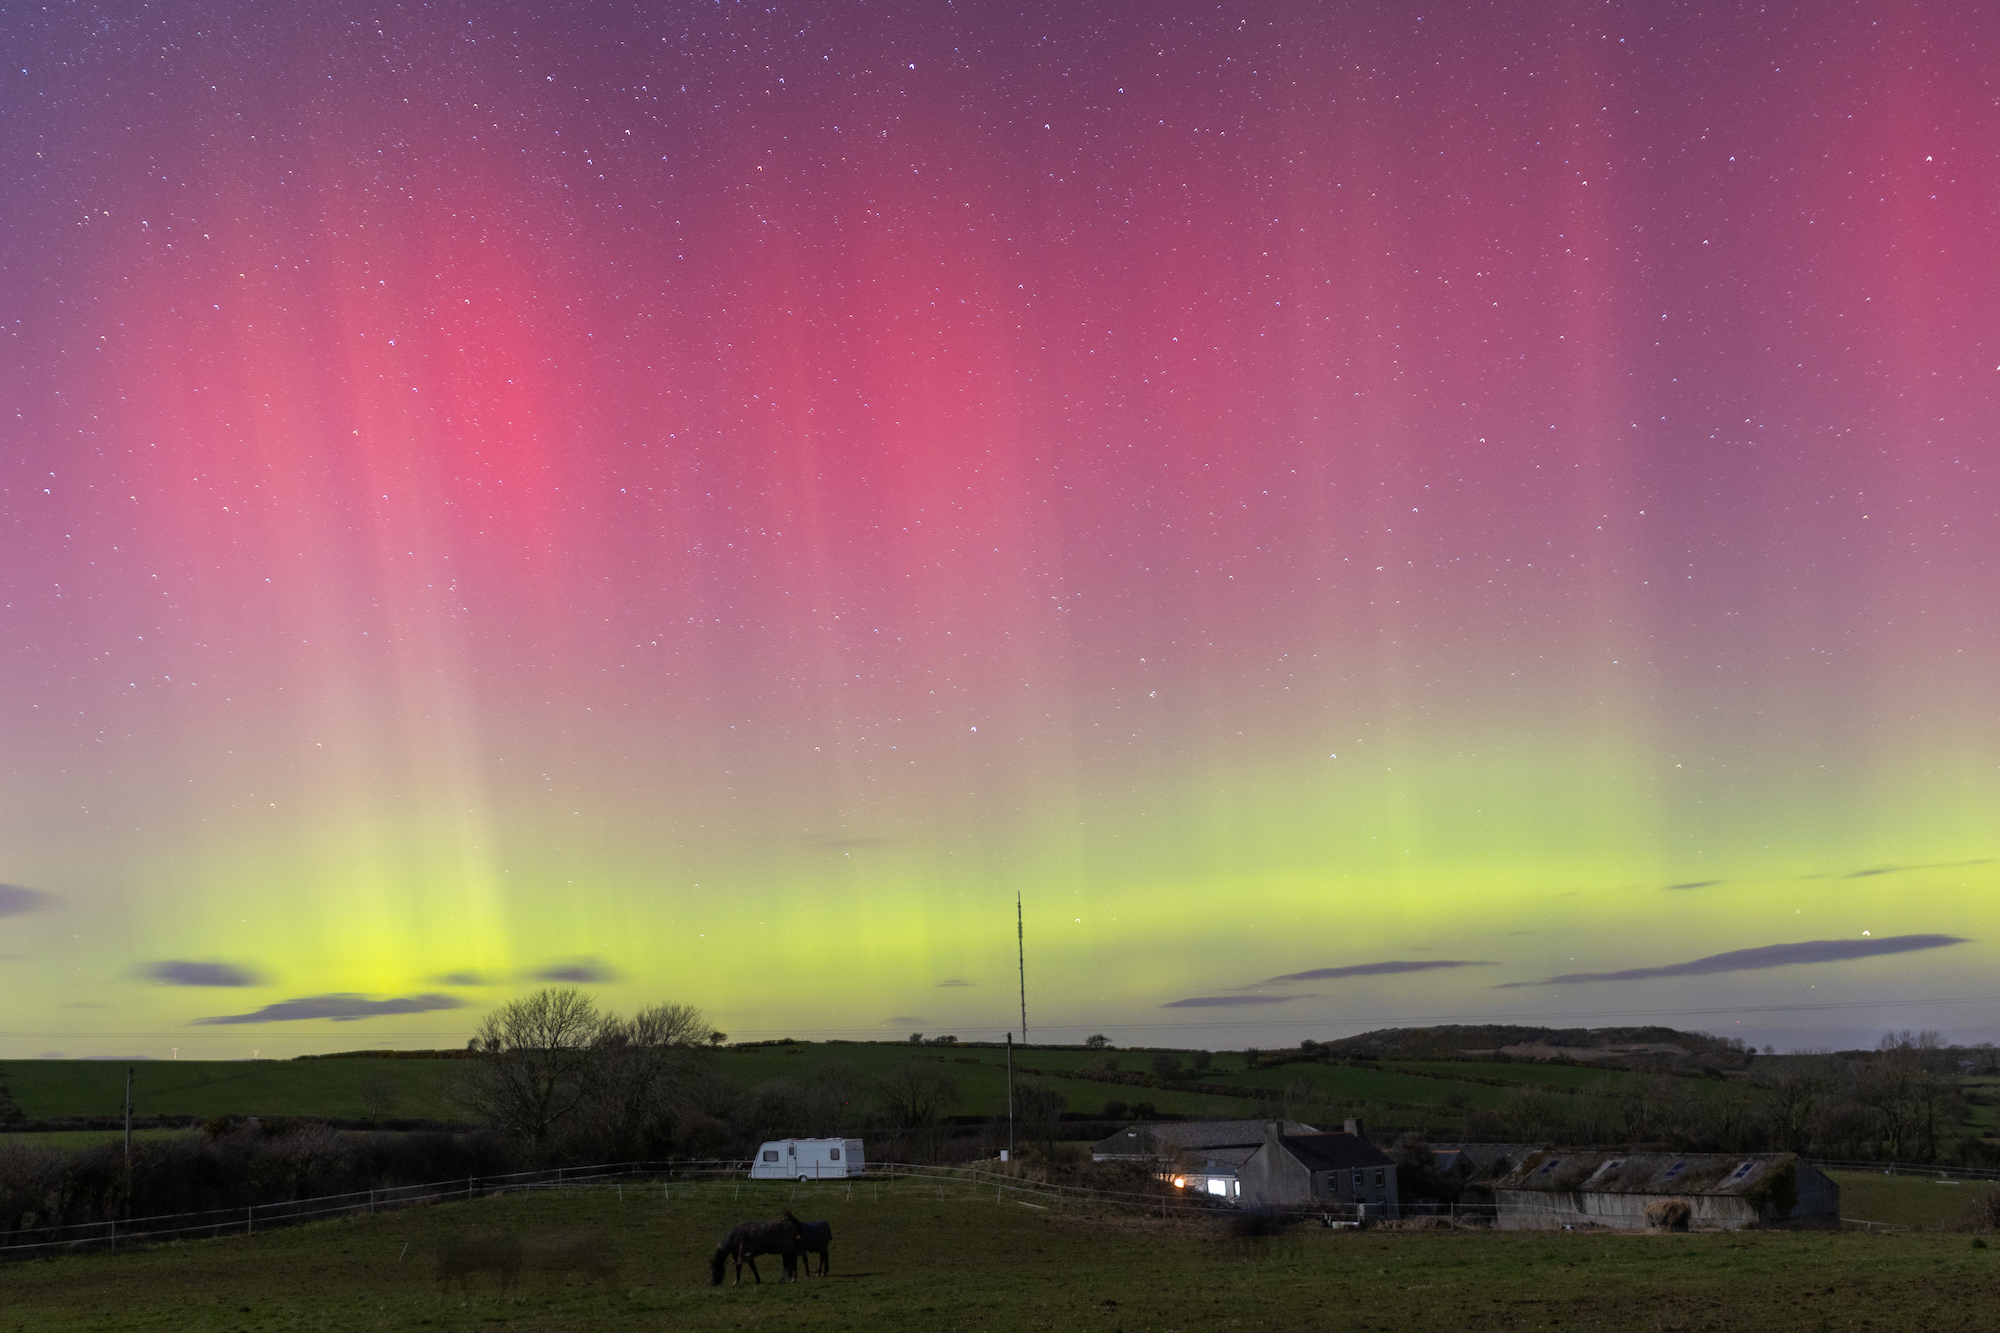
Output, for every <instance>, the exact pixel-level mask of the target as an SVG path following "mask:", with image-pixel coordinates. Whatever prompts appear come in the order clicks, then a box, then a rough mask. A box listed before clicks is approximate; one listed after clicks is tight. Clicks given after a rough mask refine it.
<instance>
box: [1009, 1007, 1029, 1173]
mask: <svg viewBox="0 0 2000 1333" xmlns="http://www.w3.org/2000/svg"><path fill="white" fill-rule="evenodd" d="M1022 1020H1023V1021H1024V1022H1025V1021H1026V1014H1025V1013H1024V1014H1023V1015H1022ZM1023 1035H1024V1037H1025V1034H1023ZM1013 1156H1014V1034H1013V1033H1011V1032H1009V1033H1008V1034H1007V1157H1008V1159H1009V1160H1010V1161H1011V1160H1012V1159H1013Z"/></svg>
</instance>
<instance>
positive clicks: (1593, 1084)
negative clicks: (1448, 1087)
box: [1384, 1060, 1643, 1092]
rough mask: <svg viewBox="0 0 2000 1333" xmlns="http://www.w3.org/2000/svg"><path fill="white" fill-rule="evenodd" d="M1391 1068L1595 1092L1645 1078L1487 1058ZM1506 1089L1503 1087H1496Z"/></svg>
mask: <svg viewBox="0 0 2000 1333" xmlns="http://www.w3.org/2000/svg"><path fill="white" fill-rule="evenodd" d="M1384 1067H1385V1068H1389V1069H1420V1070H1423V1071H1425V1072H1427V1073H1430V1074H1432V1075H1436V1076H1439V1077H1442V1078H1450V1077H1452V1076H1453V1075H1463V1076H1464V1077H1466V1078H1497V1079H1502V1080H1504V1081H1506V1082H1508V1083H1518V1084H1525V1085H1527V1086H1529V1087H1536V1088H1558V1089H1570V1088H1588V1089H1591V1090H1592V1091H1595V1092H1613V1091H1616V1090H1617V1089H1618V1088H1619V1087H1620V1086H1621V1085H1622V1084H1624V1083H1625V1082H1626V1081H1627V1080H1628V1079H1632V1078H1635V1077H1643V1076H1642V1075H1634V1074H1631V1073H1629V1072H1627V1071H1625V1070H1622V1069H1594V1068H1592V1067H1590V1066H1589V1065H1545V1064H1530V1063H1528V1062H1527V1061H1525V1060H1517V1061H1515V1062H1513V1063H1511V1064H1499V1063H1493V1062H1488V1061H1483V1060H1482V1061H1458V1060H1437V1061H1413V1060H1394V1061H1390V1062H1388V1063H1387V1064H1386V1065H1385V1066H1384ZM1495 1091H1504V1089H1495Z"/></svg>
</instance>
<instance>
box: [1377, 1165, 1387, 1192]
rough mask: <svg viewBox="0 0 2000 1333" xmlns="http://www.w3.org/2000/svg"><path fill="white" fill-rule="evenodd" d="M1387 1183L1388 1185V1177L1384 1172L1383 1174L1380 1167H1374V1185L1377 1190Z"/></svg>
mask: <svg viewBox="0 0 2000 1333" xmlns="http://www.w3.org/2000/svg"><path fill="white" fill-rule="evenodd" d="M1388 1183H1389V1179H1388V1176H1387V1174H1386V1173H1385V1172H1384V1171H1383V1170H1382V1168H1381V1167H1379V1166H1378V1167H1376V1168H1375V1185H1376V1187H1377V1188H1378V1189H1379V1188H1380V1187H1381V1186H1383V1185H1386V1184H1388Z"/></svg>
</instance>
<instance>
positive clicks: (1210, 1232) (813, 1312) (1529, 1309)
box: [0, 1180, 2000, 1333]
mask: <svg viewBox="0 0 2000 1333" xmlns="http://www.w3.org/2000/svg"><path fill="white" fill-rule="evenodd" d="M877 1188H878V1187H877V1186H875V1185H874V1184H873V1183H871V1182H858V1183H857V1184H855V1185H854V1187H853V1189H852V1197H851V1198H850V1197H849V1191H848V1189H847V1188H846V1187H844V1186H836V1185H828V1186H817V1187H808V1188H806V1189H804V1190H802V1191H800V1192H798V1194H797V1195H796V1197H794V1195H793V1191H792V1188H791V1187H790V1186H759V1185H751V1184H748V1183H744V1184H740V1185H739V1184H735V1183H721V1184H716V1183H711V1184H704V1185H700V1186H695V1187H691V1188H690V1187H687V1186H676V1187H675V1188H674V1193H673V1196H672V1197H671V1198H667V1199H663V1198H662V1197H661V1193H660V1190H659V1188H658V1186H657V1185H655V1186H653V1187H651V1188H650V1189H649V1188H647V1187H644V1186H640V1185H637V1184H634V1185H631V1186H628V1187H627V1188H626V1189H625V1190H624V1191H623V1193H622V1196H621V1195H620V1194H617V1193H614V1192H613V1191H611V1190H609V1189H602V1188H600V1189H592V1190H589V1191H575V1192H570V1193H565V1194H558V1195H539V1196H535V1197H523V1196H519V1195H515V1196H509V1197H506V1198H500V1199H491V1200H480V1201H476V1202H472V1203H463V1204H451V1205H442V1206H437V1207H428V1208H415V1209H410V1210H407V1211H405V1212H401V1213H394V1214H385V1215H380V1216H376V1217H373V1218H358V1219H354V1220H351V1221H343V1222H334V1223H324V1224H319V1225H315V1226H311V1227H302V1228H296V1229H292V1230H285V1231H272V1232H265V1233H262V1234H259V1235H257V1236H254V1237H247V1238H246V1237H241V1236H238V1237H231V1238H226V1239H221V1240H202V1241H189V1242H182V1243H178V1244H170V1245H161V1246H158V1247H154V1248H150V1249H143V1250H140V1251H138V1252H136V1253H131V1254H125V1255H117V1256H104V1255H98V1256H83V1257H74V1258H65V1259H60V1260H56V1261H52V1262H45V1263H44V1262H30V1263H20V1264H14V1265H11V1266H9V1267H7V1268H5V1269H0V1330H11V1329H16V1328H24V1329H25V1328H32V1329H35V1330H38V1333H39V1331H43V1330H48V1331H53V1333H63V1331H66V1330H100V1329H104V1330H109V1329H118V1330H128V1329H129V1330H168V1329H172V1330H190V1331H203V1330H216V1331H217V1333H225V1331H230V1333H233V1331H234V1330H252V1331H257V1333H262V1331H263V1330H293V1329H301V1330H303V1329H314V1330H322V1329H324V1330H349V1329H353V1330H362V1329H367V1330H376V1329H412V1328H434V1329H470V1328H492V1327H495V1326H504V1327H507V1328H512V1329H520V1330H544V1329H547V1330H554V1329H565V1330H583V1331H586V1333H588V1331H589V1330H599V1329H601V1330H606V1331H607V1333H609V1331H610V1330H618V1331H619V1333H625V1331H626V1330H629V1329H632V1328H672V1329H675V1330H695V1331H699V1330H710V1329H714V1330H724V1329H730V1330H735V1329H758V1328H770V1329H786V1330H791V1329H857V1328H866V1329H870V1330H883V1331H884V1333H901V1331H903V1330H912V1331H914V1330H926V1331H928V1330H936V1329H942V1328H966V1329H974V1330H979V1333H998V1331H1000V1330H1012V1329H1048V1328H1054V1329H1066V1330H1067V1329H1075V1330H1088V1331H1090V1333H1145V1331H1154V1333H1168V1331H1169V1330H1196V1329H1207V1328H1210V1327H1225V1326H1227V1327H1238V1326H1240V1327H1244V1328H1260V1329H1269V1330H1281V1329H1301V1330H1303V1329H1323V1328H1328V1327H1354V1328H1361V1329H1369V1330H1400V1329H1437V1328H1452V1329H1471V1330H1487V1329H1491V1330H1500V1329H1512V1328H1519V1327H1525V1326H1540V1325H1544V1324H1553V1325H1559V1326H1561V1327H1564V1328H1569V1329H1577V1330H1590V1329H1606V1330H1611V1329H1616V1330H1620V1333H1629V1331H1630V1330H1633V1329H1635V1328H1636V1329H1644V1330H1648V1331H1649V1333H1650V1330H1654V1329H1693V1328H1758V1327H1770V1328H1785V1329H1822V1328H1829V1329H1830V1328H1833V1327H1836V1326H1837V1327H1840V1328H1849V1327H1867V1328H1869V1329H1870V1330H1871V1333H1898V1331H1900V1330H1917V1329H1926V1330H1960V1329H1966V1330H1970V1329H1984V1328H1988V1327H1990V1326H1991V1323H1990V1321H1991V1316H1992V1302H1993V1298H1994V1293H1995V1291H1996V1285H2000V1248H1992V1249H1975V1248H1973V1247H1972V1246H1971V1245H1970V1243H1969V1241H1968V1239H1967V1238H1966V1237H1964V1236H1943V1235H1935V1234H1921V1233H1907V1232H1905V1233H1897V1234H1890V1235H1883V1234H1868V1233H1859V1232H1847V1233H1840V1234H1810V1233H1806V1234H1801V1233H1783V1232H1770V1233H1737V1234H1726V1233H1724V1234H1699V1233H1698V1234H1693V1235H1680V1236H1650V1235H1631V1234H1607V1233H1602V1232H1572V1233H1563V1232H1558V1233H1553V1234H1549V1233H1540V1234H1528V1233H1483V1234H1482V1233H1463V1232H1461V1233H1419V1232H1404V1233H1395V1232H1383V1231H1370V1232H1362V1233H1354V1232H1329V1231H1324V1230H1320V1229H1317V1228H1314V1229H1306V1230H1300V1231H1297V1232H1294V1233H1291V1234H1289V1235H1286V1236H1281V1237H1278V1238H1275V1239H1272V1240H1268V1241H1261V1242H1248V1241H1237V1240H1230V1239H1227V1238H1226V1237H1224V1236H1223V1235H1222V1234H1221V1232H1220V1230H1219V1229H1218V1228H1217V1227H1216V1226H1214V1225H1213V1224H1212V1223H1208V1222H1204V1221H1201V1220H1198V1219H1185V1218H1181V1217H1174V1218H1171V1219H1167V1220H1161V1219H1159V1218H1154V1217H1147V1216H1135V1215H1132V1214H1129V1213H1112V1212H1106V1211H1103V1210H1090V1209H1086V1208H1077V1207H1075V1206H1069V1207H1056V1208H1051V1209H1046V1210H1043V1209H1032V1208H1026V1207H1022V1206H1020V1204H1018V1203H1015V1202H1011V1201H1010V1202H996V1201H995V1200H994V1197H993V1195H992V1194H991V1193H988V1192H986V1191H981V1190H969V1189H966V1188H965V1187H963V1186H947V1187H945V1190H944V1194H943V1197H940V1196H939V1193H938V1190H937V1187H935V1186H934V1185H930V1184H928V1183H924V1182H918V1181H912V1180H903V1181H899V1182H897V1183H895V1184H893V1185H887V1186H883V1187H880V1189H881V1192H880V1195H879V1197H878V1196H877V1193H876V1190H877ZM739 1193H740V1197H738V1196H739ZM787 1204H790V1205H791V1206H793V1207H795V1208H796V1209H797V1210H798V1212H799V1213H800V1215H801V1216H805V1217H811V1218H825V1219H827V1220H828V1221H830V1222H831V1223H832V1224H833V1229H834V1245H833V1274H832V1276H831V1277H830V1278H829V1279H826V1280H814V1281H808V1282H800V1283H796V1284H790V1285H786V1284H782V1283H779V1282H776V1281H772V1280H769V1279H774V1278H776V1277H777V1276H778V1275H779V1273H780V1271H781V1270H780V1268H779V1266H778V1265H777V1264H776V1263H775V1262H766V1263H763V1264H760V1267H762V1268H763V1269H765V1276H766V1278H767V1281H766V1282H765V1283H764V1284H763V1285H761V1286H757V1285H750V1284H749V1283H748V1279H747V1276H746V1285H744V1286H741V1287H735V1286H724V1287H721V1288H714V1287H711V1286H709V1285H708V1271H707V1268H708V1264H707V1260H708V1256H709V1253H710V1251H711V1249H712V1247H713V1246H714V1244H715V1241H716V1238H717V1237H718V1236H719V1235H720V1234H721V1233H722V1232H723V1231H724V1230H725V1229H727V1227H729V1226H730V1225H732V1224H733V1223H735V1222H736V1221H739V1220H742V1219H745V1218H750V1217H760V1216H771V1215H774V1214H775V1213H776V1212H777V1211H778V1210H779V1209H781V1208H783V1207H785V1206H786V1205H787ZM487 1229H501V1230H510V1231H515V1232H518V1233H521V1234H523V1235H524V1236H526V1237H527V1238H528V1239H529V1241H530V1244H531V1247H532V1245H533V1244H534V1243H535V1242H536V1240H537V1239H538V1238H547V1237H550V1236H568V1237H580V1238H586V1239H587V1241H588V1243H589V1244H590V1245H591V1246H593V1248H594V1252H596V1253H599V1254H603V1255H606V1256H615V1259H616V1263H617V1273H616V1275H615V1276H614V1277H611V1278H609V1279H604V1280H600V1279H597V1278H593V1277H591V1276H590V1275H588V1274H586V1273H583V1272H578V1271H567V1272H565V1271H561V1270H556V1271H549V1270H542V1271H534V1270H531V1271H530V1272H529V1273H528V1274H526V1275H525V1277H524V1279H523V1281H522V1284H521V1286H520V1288H519V1290H518V1292H517V1293H516V1298H514V1299H508V1298H505V1297H503V1295H502V1294H501V1293H500V1291H499V1290H498V1289H497V1282H496V1281H495V1279H494V1278H493V1276H492V1275H490V1274H484V1275H479V1276H476V1277H475V1278H474V1279H473V1280H472V1282H471V1291H470V1293H469V1294H468V1295H466V1296H463V1297H462V1296H461V1295H460V1294H459V1293H458V1292H457V1291H456V1290H454V1291H452V1292H451V1293H450V1294H448V1295H446V1294H441V1293H440V1290H439V1286H438V1283H437V1281H436V1279H435V1277H434V1276H433V1271H432V1268H431V1265H430V1262H429V1256H430V1254H431V1252H432V1248H433V1247H434V1246H435V1245H436V1244H437V1242H438V1240H439V1239H440V1238H441V1237H444V1236H447V1235H450V1234H452V1233H456V1232H463V1231H469V1230H487Z"/></svg>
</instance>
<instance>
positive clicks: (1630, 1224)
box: [1493, 1148, 1840, 1231]
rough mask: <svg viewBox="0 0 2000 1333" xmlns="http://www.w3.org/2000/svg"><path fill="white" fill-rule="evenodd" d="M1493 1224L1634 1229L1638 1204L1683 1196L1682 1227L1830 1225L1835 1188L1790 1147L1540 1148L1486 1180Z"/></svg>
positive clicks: (1641, 1209)
mask: <svg viewBox="0 0 2000 1333" xmlns="http://www.w3.org/2000/svg"><path fill="white" fill-rule="evenodd" d="M1493 1198H1494V1202H1495V1203H1496V1204H1497V1205H1498V1207H1499V1213H1498V1216H1497V1218H1496V1224H1497V1225H1498V1226H1500V1227H1502V1228H1506V1229H1510V1230H1535V1229H1547V1228H1553V1227H1562V1226H1576V1225H1579V1224H1582V1225H1590V1226H1601V1227H1616V1228H1620V1229H1624V1230H1638V1229H1642V1228H1644V1227H1645V1226H1646V1225H1647V1223H1646V1205H1648V1204H1650V1203H1657V1202H1661V1201H1664V1200H1668V1199H1679V1200H1683V1201H1685V1202H1686V1203H1687V1205H1688V1207H1689V1208H1690V1210H1691V1211H1692V1215H1691V1217H1690V1224H1691V1225H1693V1226H1695V1227H1699V1228H1717V1229H1722V1230H1728V1231H1734V1230H1737V1229H1739V1228H1742V1227H1751V1226H1783V1227H1838V1226H1839V1225H1840V1186H1838V1185H1836V1184H1834V1183H1833V1182H1832V1181H1831V1180H1828V1179H1827V1178H1826V1177H1825V1176H1824V1175H1822V1174H1820V1172H1819V1171H1817V1170H1815V1169H1814V1168H1813V1167H1812V1166H1811V1165H1810V1164H1809V1163H1807V1162H1805V1161H1802V1160H1801V1159H1800V1158H1799V1157H1798V1156H1797V1155H1796V1154H1793V1153H1660V1152H1636V1153H1635V1152H1621V1151H1618V1150H1615V1149H1612V1150H1606V1149H1577V1148H1544V1149H1542V1150H1540V1151H1538V1152H1533V1153H1530V1154H1528V1156H1527V1157H1526V1158H1525V1159H1524V1160H1523V1161H1522V1162H1521V1163H1520V1165H1518V1166H1516V1167H1515V1168H1514V1169H1513V1170H1511V1171H1509V1172H1508V1173H1507V1174H1506V1175H1504V1176H1502V1177H1501V1178H1500V1179H1498V1180H1496V1181H1494V1182H1493Z"/></svg>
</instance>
